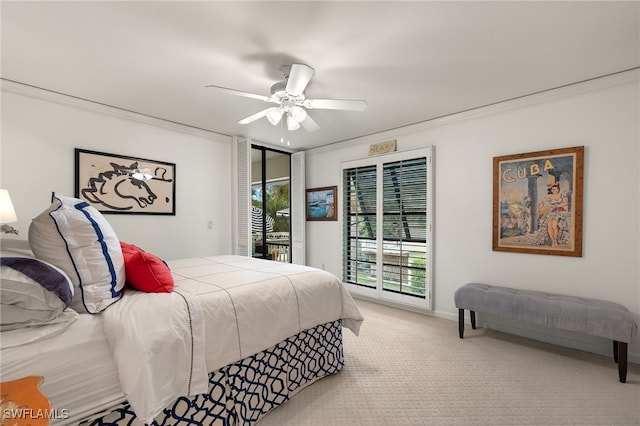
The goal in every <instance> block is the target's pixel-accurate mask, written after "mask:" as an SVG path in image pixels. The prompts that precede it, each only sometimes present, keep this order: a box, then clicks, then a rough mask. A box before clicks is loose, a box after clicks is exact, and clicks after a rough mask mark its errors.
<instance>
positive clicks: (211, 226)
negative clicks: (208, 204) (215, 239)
mask: <svg viewBox="0 0 640 426" xmlns="http://www.w3.org/2000/svg"><path fill="white" fill-rule="evenodd" d="M207 228H208V229H213V221H212V220H210V221H208V222H207Z"/></svg>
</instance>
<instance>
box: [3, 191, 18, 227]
mask: <svg viewBox="0 0 640 426" xmlns="http://www.w3.org/2000/svg"><path fill="white" fill-rule="evenodd" d="M17 221H18V217H17V216H16V211H15V210H14V209H13V203H12V202H11V197H10V196H9V191H7V190H6V189H0V223H11V222H17Z"/></svg>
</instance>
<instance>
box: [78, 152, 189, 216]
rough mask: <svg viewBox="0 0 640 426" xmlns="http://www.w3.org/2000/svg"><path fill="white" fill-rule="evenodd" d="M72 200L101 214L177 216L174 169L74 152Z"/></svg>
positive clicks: (169, 165) (163, 164)
mask: <svg viewBox="0 0 640 426" xmlns="http://www.w3.org/2000/svg"><path fill="white" fill-rule="evenodd" d="M75 163H76V168H75V196H76V198H79V199H81V200H85V201H87V202H88V203H89V204H91V205H92V206H93V207H95V208H96V209H97V210H98V211H100V212H102V213H128V214H157V215H175V214H176V165H175V164H174V163H167V162H163V161H154V160H148V159H144V158H135V157H128V156H125V155H118V154H107V153H104V152H96V151H88V150H84V149H80V148H76V149H75Z"/></svg>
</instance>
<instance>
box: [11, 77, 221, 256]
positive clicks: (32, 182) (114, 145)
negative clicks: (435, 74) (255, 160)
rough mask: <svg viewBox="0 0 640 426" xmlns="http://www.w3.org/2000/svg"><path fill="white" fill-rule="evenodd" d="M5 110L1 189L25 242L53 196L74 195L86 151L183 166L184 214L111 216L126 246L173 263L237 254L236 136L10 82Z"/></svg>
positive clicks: (179, 171) (179, 169)
mask: <svg viewBox="0 0 640 426" xmlns="http://www.w3.org/2000/svg"><path fill="white" fill-rule="evenodd" d="M1 113H2V139H1V145H0V148H1V150H0V155H1V157H0V186H1V187H2V188H5V189H8V190H9V192H10V194H11V197H12V200H13V203H14V207H15V209H16V213H17V215H18V219H19V222H18V223H16V224H13V225H14V227H15V228H16V229H17V230H18V231H19V232H20V235H19V238H21V239H26V238H27V236H28V229H29V224H30V223H31V219H32V218H34V217H35V216H37V215H38V214H39V213H40V212H41V211H43V210H45V209H46V208H47V207H48V206H49V204H50V201H51V192H53V191H55V192H58V193H61V194H63V195H68V196H73V195H74V170H75V159H74V148H83V149H89V150H94V151H100V152H107V153H113V154H119V155H125V156H132V157H139V158H145V159H151V160H158V161H166V162H171V163H175V164H176V215H175V216H155V215H154V216H152V215H129V214H125V215H122V214H106V215H105V217H106V218H107V220H108V221H109V222H110V223H111V225H112V226H113V228H114V230H115V232H116V233H117V235H118V237H119V238H120V239H121V240H122V241H126V242H129V243H132V244H136V245H138V246H140V247H141V248H143V249H145V250H147V251H150V252H152V253H155V254H157V255H158V256H160V257H162V258H165V259H176V258H180V257H193V256H205V255H215V254H226V253H230V252H231V229H232V225H231V223H232V222H231V207H230V203H231V187H232V185H231V166H230V165H231V138H229V137H225V136H222V135H218V134H215V133H209V132H204V131H200V130H196V129H191V128H188V127H185V126H180V125H175V124H172V123H167V122H163V121H162V120H156V119H151V118H148V117H144V116H138V115H136V114H130V113H126V112H122V111H119V110H116V109H113V108H109V107H104V106H100V105H97V104H93V103H90V102H85V101H80V100H75V99H73V98H68V97H65V96H61V95H56V94H52V93H50V92H46V91H41V90H37V89H30V88H28V87H24V86H20V85H15V84H11V83H7V82H3V91H2V111H1ZM208 221H211V222H212V223H213V228H212V229H208V227H207V222H208Z"/></svg>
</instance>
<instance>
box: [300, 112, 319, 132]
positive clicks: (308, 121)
mask: <svg viewBox="0 0 640 426" xmlns="http://www.w3.org/2000/svg"><path fill="white" fill-rule="evenodd" d="M300 125H302V127H303V128H304V130H306V131H307V132H315V131H316V130H318V129H319V128H320V126H318V123H316V122H315V121H314V120H313V118H311V117H309V114H307V118H305V119H304V120H302V121H301V122H300Z"/></svg>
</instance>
